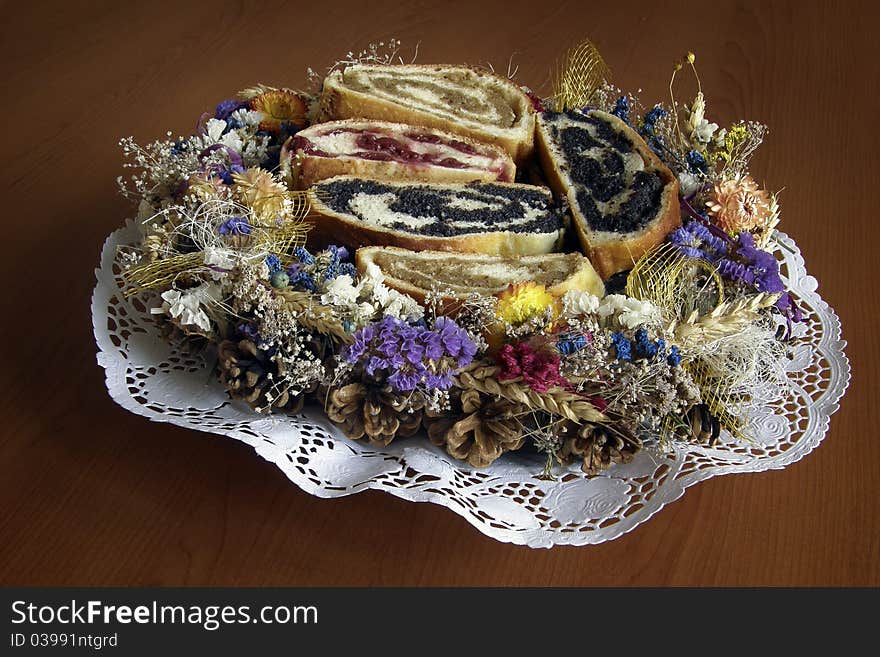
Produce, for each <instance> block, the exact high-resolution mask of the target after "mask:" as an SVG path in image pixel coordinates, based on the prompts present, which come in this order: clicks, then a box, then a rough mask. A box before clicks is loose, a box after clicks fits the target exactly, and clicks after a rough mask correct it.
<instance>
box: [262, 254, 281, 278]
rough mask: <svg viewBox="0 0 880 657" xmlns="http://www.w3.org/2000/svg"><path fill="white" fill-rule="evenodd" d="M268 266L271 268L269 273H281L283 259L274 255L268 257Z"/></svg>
mask: <svg viewBox="0 0 880 657" xmlns="http://www.w3.org/2000/svg"><path fill="white" fill-rule="evenodd" d="M265 262H266V266H267V267H268V268H269V273H270V274H274V273H275V272H276V271H281V258H279V257H278V256H277V255H275V254H274V253H273V254H271V255H267V256H266V260H265Z"/></svg>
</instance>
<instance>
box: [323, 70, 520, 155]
mask: <svg viewBox="0 0 880 657" xmlns="http://www.w3.org/2000/svg"><path fill="white" fill-rule="evenodd" d="M357 67H360V68H371V69H374V70H393V71H394V72H395V74H396V75H401V76H403V75H406V74H407V73H408V72H417V73H425V72H430V71H457V70H467V71H471V72H473V73H475V74H476V75H477V76H478V78H484V79H486V80H491V81H492V84H495V85H498V86H499V88H501V89H504V91H505V94H507V96H508V98H509V99H510V101H511V108H512V109H513V111H514V113H515V115H516V117H517V123H516V124H515V125H514V126H513V127H511V128H510V129H507V130H502V131H500V132H499V131H497V130H493V129H492V128H491V126H488V125H484V126H479V125H473V124H470V125H469V124H468V123H465V122H462V121H461V120H454V119H451V118H447V117H443V116H438V115H436V114H432V113H430V112H427V111H424V110H418V109H415V108H412V107H407V106H406V105H404V104H401V103H399V102H394V101H393V100H390V99H386V98H381V97H378V96H376V95H374V94H371V93H369V92H364V91H359V90H355V89H352V88H349V87H348V86H347V85H346V82H345V78H344V71H334V72H333V73H331V74H330V75H328V76H327V77H326V78H325V79H324V86H323V89H322V92H321V96H320V99H319V115H318V120H319V121H328V120H332V119H347V118H368V119H377V120H381V121H394V122H397V123H408V124H410V125H420V126H425V127H430V128H437V129H440V130H446V131H447V132H451V133H454V134H457V135H462V136H464V137H470V138H472V139H476V140H478V141H481V142H484V143H489V144H493V145H495V146H498V147H499V148H501V149H503V150H504V151H506V152H507V153H509V154H510V156H511V157H512V158H513V160H514V161H515V162H516V163H517V164H521V163H523V162H525V161H526V160H527V159H528V158H529V157H530V156H531V154H532V152H533V150H534V132H535V112H534V109H533V107H532V102H531V100H530V99H529V97H528V96H527V95H526V94H525V93H524V92H523V91H522V90H521V89H520V88H519V87H517V86H516V85H515V84H514V83H513V82H511V81H510V80H507V79H505V78H502V77H500V76H497V75H495V74H494V73H491V72H489V71H485V70H483V69H480V68H477V67H471V66H453V65H424V64H421V65H419V64H411V65H357V66H355V68H357Z"/></svg>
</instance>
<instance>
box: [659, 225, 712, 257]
mask: <svg viewBox="0 0 880 657" xmlns="http://www.w3.org/2000/svg"><path fill="white" fill-rule="evenodd" d="M668 239H669V241H670V242H672V243H673V244H675V246H677V247H678V250H679V252H680V253H681V254H682V255H683V256H687V257H688V258H702V259H704V260H708V261H710V262H716V261H717V260H718V258H720V257H721V256H723V255H724V254H726V253H727V243H726V242H725V241H724V239H722V238H721V237H719V236H717V235H715V234H714V233H712V231H711V230H709V228H708V227H707V226H705V225H703V224H701V223H700V222H699V221H690V222H688V223H686V224H684V225H683V226H681V227H680V228H676V229H675V230H674V231H672V233H670V234H669V238H668Z"/></svg>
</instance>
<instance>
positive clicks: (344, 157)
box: [281, 120, 516, 189]
mask: <svg viewBox="0 0 880 657" xmlns="http://www.w3.org/2000/svg"><path fill="white" fill-rule="evenodd" d="M281 169H282V172H283V173H284V174H285V177H286V178H287V179H288V183H289V184H290V185H291V186H293V187H295V188H297V189H307V188H308V187H311V186H312V185H313V184H314V183H315V182H317V181H319V180H323V179H325V178H332V177H333V176H338V175H354V176H361V177H365V178H376V179H389V180H391V179H394V180H421V181H426V182H427V181H433V182H471V181H473V180H500V181H505V182H506V181H512V180H513V178H514V176H515V175H516V166H515V165H514V163H513V160H512V159H511V158H510V156H509V155H508V154H507V153H505V152H504V151H503V150H501V149H500V148H497V147H495V146H491V145H489V144H483V143H481V142H477V141H474V140H473V139H468V138H467V137H461V136H460V135H454V134H451V133H448V132H443V131H442V130H434V129H431V128H422V127H417V126H411V125H405V124H402V123H389V122H386V121H363V120H346V121H329V122H327V123H318V124H315V125H312V126H310V127H309V128H306V129H305V130H301V131H300V132H298V133H297V134H296V135H294V136H293V137H291V138H290V139H288V140H287V142H286V143H285V144H284V147H283V149H282V151H281Z"/></svg>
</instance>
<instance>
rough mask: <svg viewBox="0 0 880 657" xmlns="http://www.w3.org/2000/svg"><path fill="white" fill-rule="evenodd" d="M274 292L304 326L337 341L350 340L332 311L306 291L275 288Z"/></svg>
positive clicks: (349, 336)
mask: <svg viewBox="0 0 880 657" xmlns="http://www.w3.org/2000/svg"><path fill="white" fill-rule="evenodd" d="M276 294H278V295H279V296H280V297H281V298H282V299H284V302H285V303H286V304H287V306H288V308H289V309H290V311H291V312H293V313H294V314H295V315H296V320H297V321H298V322H299V323H300V324H302V326H304V327H305V328H307V329H309V330H311V331H317V332H318V333H323V334H324V335H329V336H330V337H332V338H333V339H335V340H337V341H338V342H351V335H349V334H348V333H346V332H345V329H344V328H343V327H342V324H341V323H340V322H339V320H338V319H336V317H334V316H333V312H332V311H331V310H330V309H329V308H328V307H327V306H324V305H322V304H320V303H317V302H316V301H315V299H314V297H312V295H311V294H309V293H308V292H297V291H294V290H276Z"/></svg>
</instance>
